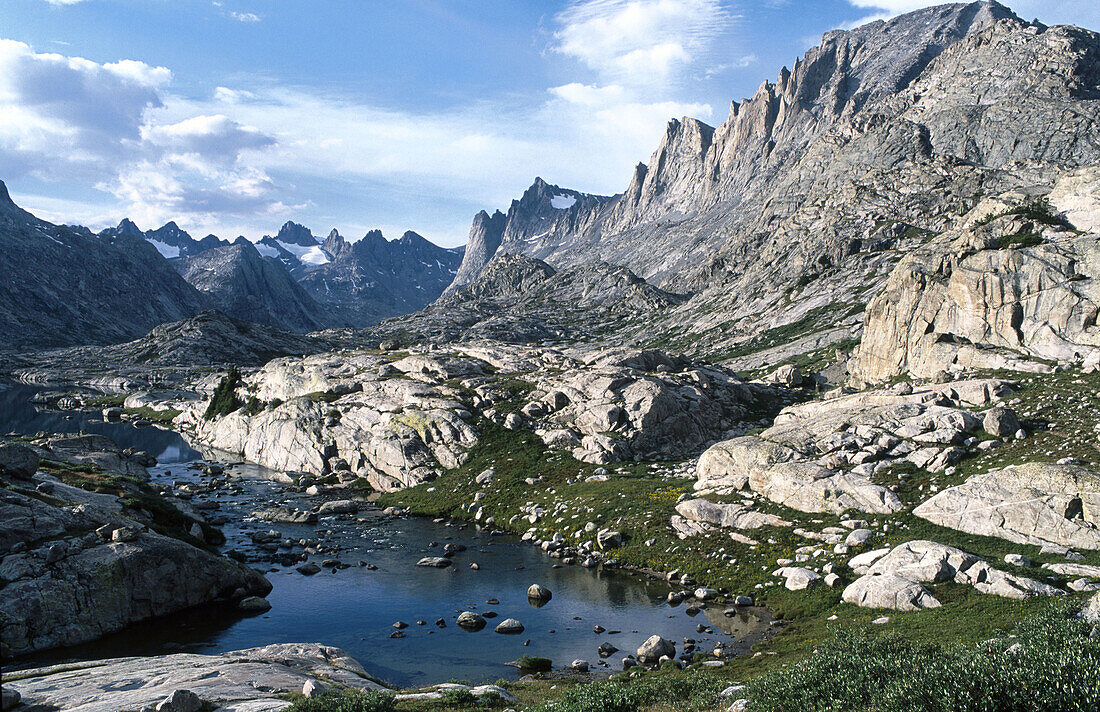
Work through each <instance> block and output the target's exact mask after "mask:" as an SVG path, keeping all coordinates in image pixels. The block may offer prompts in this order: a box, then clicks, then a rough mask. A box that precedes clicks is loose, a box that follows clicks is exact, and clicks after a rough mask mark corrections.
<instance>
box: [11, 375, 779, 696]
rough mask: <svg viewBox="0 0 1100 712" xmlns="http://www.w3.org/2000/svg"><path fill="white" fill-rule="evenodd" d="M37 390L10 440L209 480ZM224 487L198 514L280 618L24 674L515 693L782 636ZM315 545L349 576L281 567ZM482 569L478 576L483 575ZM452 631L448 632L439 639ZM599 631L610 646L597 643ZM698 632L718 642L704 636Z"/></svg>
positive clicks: (495, 539) (155, 440) (756, 614)
mask: <svg viewBox="0 0 1100 712" xmlns="http://www.w3.org/2000/svg"><path fill="white" fill-rule="evenodd" d="M39 390H41V389H39V388H37V387H30V386H23V385H11V384H2V383H0V432H17V433H22V434H29V435H33V434H35V433H37V432H40V431H46V432H80V431H86V432H93V433H98V434H102V435H106V436H107V437H109V438H111V439H112V440H114V441H115V442H116V443H118V444H119V445H120V446H122V447H133V448H137V449H141V450H145V451H147V452H149V453H151V454H152V455H153V456H155V457H156V458H157V460H158V464H157V465H156V466H155V467H152V468H149V473H150V476H151V477H152V479H153V481H155V482H160V483H164V484H173V483H174V484H175V486H177V487H179V486H180V485H184V484H190V485H201V483H203V482H208V481H209V480H210V478H209V477H205V476H203V475H202V474H201V473H200V472H199V471H198V470H197V467H196V466H195V463H198V462H200V461H202V455H201V453H200V452H198V451H197V450H195V449H193V448H192V447H190V446H189V445H188V444H187V442H186V441H185V440H184V439H183V437H181V436H180V435H179V434H178V433H175V432H172V431H169V430H164V429H160V428H157V427H146V428H137V427H134V426H132V425H130V424H129V423H125V422H104V421H103V420H102V418H101V417H100V414H99V413H98V412H86V411H57V410H50V409H48V408H45V407H43V406H38V405H35V404H33V403H32V402H31V398H32V397H33V396H34V394H35V393H36V392H38V391H39ZM226 473H227V474H229V475H230V476H231V485H230V486H229V487H219V488H216V489H214V490H213V491H211V492H208V493H203V492H200V493H197V494H195V495H194V497H193V499H192V504H199V505H200V506H207V507H211V509H209V510H208V511H204V514H205V515H207V517H208V518H209V519H210V520H211V521H212V523H215V524H218V525H219V526H220V527H221V529H222V531H223V532H224V533H225V535H226V539H227V541H226V544H225V545H224V547H222V549H223V550H226V551H227V550H235V551H237V552H241V553H243V554H244V555H245V556H247V557H248V558H247V562H248V564H249V565H251V566H253V567H255V568H257V569H259V570H261V571H266V572H267V577H268V579H269V580H270V581H271V583H272V584H273V586H274V588H273V590H272V591H271V593H270V594H269V595H268V601H269V602H270V603H271V605H272V608H271V610H270V611H268V612H266V613H263V614H260V615H250V616H245V615H242V614H241V613H240V612H239V611H237V610H235V609H233V608H231V607H229V606H216V605H215V606H205V607H202V608H198V609H192V610H189V611H185V612H182V613H179V614H175V615H171V616H166V617H164V618H159V619H156V620H152V621H146V622H143V623H138V624H134V625H131V626H130V627H128V628H126V629H125V630H123V631H121V632H119V633H115V634H111V635H108V636H106V637H104V638H101V639H99V640H97V641H94V642H91V643H87V644H84V645H79V646H74V647H71V648H65V649H61V650H54V651H48V652H46V653H40V654H37V655H35V656H31V657H28V658H24V659H20V660H16V661H14V663H15V664H16V666H18V667H27V666H30V665H43V664H53V663H58V662H64V661H72V660H88V659H97V658H106V657H120V656H130V655H159V654H165V653H171V652H184V651H186V652H200V653H218V652H224V651H229V650H238V649H243V648H250V647H256V646H261V645H267V644H271V643H286V642H320V643H324V644H326V645H333V646H336V647H339V648H343V649H344V650H345V651H347V652H348V653H349V654H350V655H351V656H352V657H354V658H355V659H357V660H358V661H359V662H360V663H362V665H363V667H364V668H366V670H367V671H368V672H369V673H370V674H371V675H373V676H375V677H377V678H378V679H380V680H382V681H385V682H388V683H390V684H393V685H396V686H400V687H413V686H424V685H428V684H432V683H437V682H443V681H447V680H463V681H469V682H472V683H482V682H491V681H494V680H498V679H500V678H515V677H518V676H519V674H520V673H519V671H518V670H517V669H516V668H514V667H511V666H508V665H506V663H507V662H508V661H511V660H515V659H516V658H519V657H520V656H522V655H525V654H526V655H533V656H541V657H547V658H550V659H551V660H553V662H554V666H555V668H562V667H567V666H568V665H569V664H570V662H571V661H572V660H574V659H577V658H582V659H585V660H588V661H589V662H590V663H591V664H592V665H593V668H594V670H596V671H597V672H598V671H599V670H600V669H601V668H599V667H598V666H597V662H598V661H599V660H600V658H599V656H598V655H597V647H598V646H599V645H600V644H601V643H605V642H609V643H611V644H612V645H614V646H616V647H617V648H620V649H621V651H622V652H619V653H616V654H614V655H612V656H610V657H609V658H608V659H607V661H606V662H607V663H608V665H609V668H608V669H619V667H620V665H619V661H620V660H621V658H622V657H623V656H624V655H626V654H632V653H633V652H634V651H635V649H636V648H637V647H638V645H640V644H641V643H642V641H644V640H645V639H646V638H648V637H649V636H651V635H653V634H659V635H661V636H663V637H665V638H668V639H670V640H673V641H675V642H676V645H677V652H680V651H681V650H682V647H683V639H684V638H692V639H695V640H696V641H697V650H699V651H701V652H709V651H710V650H711V649H713V648H714V647H715V644H716V643H718V642H721V643H722V645H723V647H724V648H725V649H726V650H727V651H735V652H738V651H740V652H744V651H747V649H748V646H750V645H751V644H753V643H755V642H757V641H758V640H761V639H762V638H763V637H765V636H767V635H768V631H769V629H770V625H769V623H770V621H771V616H770V614H769V613H768V612H767V611H766V610H763V609H758V608H740V609H736V610H729V611H727V609H726V607H725V606H711V607H708V608H705V609H704V610H702V611H697V612H695V614H694V615H692V614H691V613H690V612H689V610H688V609H687V608H686V607H685V606H684V605H679V606H675V607H673V606H670V605H669V604H668V603H667V602H666V596H667V594H668V593H669V591H670V590H671V589H670V587H669V585H668V584H667V583H665V582H664V581H660V580H656V579H652V578H648V577H645V576H642V575H640V574H637V573H633V572H627V571H619V570H609V569H608V570H605V569H603V568H596V569H592V570H589V569H585V568H582V567H580V566H562V565H561V564H560V563H559V562H558V561H556V560H554V559H551V558H549V557H547V556H546V555H545V554H544V553H543V552H542V551H541V549H539V548H537V547H535V546H531V545H529V544H526V543H523V542H521V541H520V540H519V539H518V537H514V536H510V535H507V536H492V535H491V534H490V533H489V532H488V531H484V530H480V529H479V528H477V527H475V526H474V525H470V524H463V523H451V522H436V521H432V520H429V519H422V518H416V517H409V518H404V517H399V518H394V517H390V516H388V515H385V514H383V513H382V512H381V511H380V510H378V509H377V508H375V507H373V506H371V507H368V508H366V509H361V510H360V511H359V512H358V513H357V514H343V515H333V516H323V517H321V518H320V519H319V520H318V522H317V523H316V524H309V525H306V524H284V523H271V522H265V521H259V520H257V519H256V518H254V517H253V516H252V513H253V512H254V511H257V510H261V509H264V508H267V507H272V506H286V507H292V508H298V509H312V508H314V507H315V506H316V505H317V504H319V503H320V502H321V501H324V498H323V497H309V496H306V495H305V494H303V493H301V492H298V491H296V490H294V489H293V488H290V487H288V486H286V485H283V484H280V483H278V482H277V481H274V480H273V479H272V478H271V476H272V474H273V473H270V472H268V471H266V470H264V468H261V467H259V466H257V465H252V464H248V463H235V464H233V465H231V466H227V467H226ZM329 498H330V499H331V498H332V497H329ZM203 502H207V503H208V504H205V505H203V504H201V503H203ZM215 505H216V508H215ZM272 530H273V531H276V532H277V537H276V543H278V542H280V541H281V542H283V545H282V547H281V548H280V549H279V550H278V552H272V551H270V549H272V548H274V545H272V544H268V545H267V549H265V548H264V545H263V544H262V543H261V544H259V545H258V544H256V543H254V541H253V538H252V536H250V535H252V534H255V533H258V532H259V533H262V532H268V531H272ZM301 540H307V541H308V542H309V543H310V545H311V546H314V542H316V543H317V544H320V546H321V547H322V548H323V549H324V551H323V552H319V553H317V554H313V555H310V557H309V560H310V561H314V562H316V563H317V564H319V565H320V564H321V562H322V561H324V560H339V561H340V562H341V564H342V565H347V568H328V569H324V570H322V571H321V572H320V573H317V574H315V575H312V576H305V575H302V574H301V573H298V571H297V570H296V568H295V567H296V566H298V565H300V564H301V562H298V561H295V562H293V563H292V564H290V562H289V561H287V562H282V563H287V564H289V565H285V566H284V565H280V563H275V562H274V561H273V560H278V559H280V558H283V557H286V556H287V555H288V554H301V553H302V551H303V549H302V547H301V546H300V545H299V544H298V542H299V541H301ZM291 542H293V544H291ZM446 544H453V545H456V546H460V547H461V546H464V547H465V550H464V551H461V552H459V553H456V554H454V555H453V557H452V558H453V561H454V565H452V566H451V567H449V568H446V569H435V568H427V567H419V566H416V562H417V561H418V560H419V559H420V558H421V557H424V556H441V555H442V550H443V546H444V545H446ZM471 563H476V564H477V565H478V567H479V568H478V569H476V570H475V569H473V568H471V566H470V564H471ZM534 583H538V584H542V585H543V586H546V587H547V588H549V589H550V590H551V591H552V592H553V598H552V600H550V601H549V602H548V603H547V604H545V605H542V606H536V605H534V604H533V603H530V602H529V601H528V599H527V593H526V592H527V588H528V587H529V586H530V585H531V584H534ZM491 600H493V601H496V603H490V602H489V601H491ZM465 610H472V611H476V612H479V613H481V614H483V615H484V614H486V613H487V612H488V613H490V614H492V613H495V614H496V617H494V618H489V619H488V621H487V622H488V626H486V628H485V629H483V630H481V631H478V632H467V631H465V630H463V629H461V628H459V627H458V626H457V625H456V624H455V618H456V617H457V615H458V613H460V612H462V611H465ZM727 613H728V614H729V615H727ZM505 618H515V619H517V620H519V621H520V622H521V623H522V624H523V625H524V627H525V630H524V632H523V633H521V634H518V635H503V634H498V633H496V632H494V631H493V627H494V626H495V625H496V624H497V623H499V622H500V621H501V620H503V619H505ZM439 619H442V621H443V622H444V623H445V627H440V626H439V625H437V623H436V621H437V620H439ZM397 621H403V622H405V623H407V624H408V627H407V628H405V629H404V630H403V631H402V632H403V633H404V637H397V638H394V637H391V635H392V634H393V633H394V631H395V628H394V627H393V624H394V623H395V622H397ZM418 621H422V622H423V624H422V625H421V624H418ZM594 626H601V627H602V628H604V629H605V632H603V633H601V634H597V633H595V632H594V630H593V628H594ZM700 626H702V627H704V628H706V629H707V630H706V631H703V632H700V630H699V627H700Z"/></svg>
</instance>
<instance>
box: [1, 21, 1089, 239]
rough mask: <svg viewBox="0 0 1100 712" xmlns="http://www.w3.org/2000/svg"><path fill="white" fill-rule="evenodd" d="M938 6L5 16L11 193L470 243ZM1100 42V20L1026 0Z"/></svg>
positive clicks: (233, 228)
mask: <svg viewBox="0 0 1100 712" xmlns="http://www.w3.org/2000/svg"><path fill="white" fill-rule="evenodd" d="M933 4H937V3H936V2H922V1H921V0H213V1H212V0H0V180H3V181H5V183H6V184H7V186H8V189H9V191H10V192H11V194H12V197H13V198H14V199H15V200H16V202H17V203H19V204H20V205H21V206H23V207H24V208H26V209H28V210H30V211H31V212H33V213H35V214H36V215H38V216H39V217H42V218H44V219H47V220H51V221H53V222H65V223H73V224H83V225H87V226H89V227H91V228H93V229H96V230H98V229H101V228H103V227H107V226H109V225H114V224H117V223H118V222H119V221H120V220H121V219H122V218H123V217H130V218H132V219H133V220H134V221H135V222H137V224H138V225H139V226H140V227H142V228H143V229H149V228H153V227H159V226H160V225H162V224H163V223H165V222H167V221H168V220H175V221H176V222H177V223H178V224H179V225H180V227H182V228H183V229H185V230H187V231H188V232H190V233H191V234H192V235H194V236H196V237H201V236H202V235H206V234H208V233H214V234H217V235H218V236H220V237H225V238H230V239H232V238H233V237H235V236H237V235H240V234H243V235H245V236H246V237H248V238H250V239H253V240H255V239H259V238H260V237H261V236H262V235H264V234H270V233H274V232H275V231H276V230H278V228H279V226H280V225H281V224H282V223H283V222H285V221H287V220H294V221H296V222H300V223H302V224H304V225H306V226H308V227H310V228H312V229H313V231H314V233H315V234H321V235H324V234H327V233H328V231H329V230H330V229H331V228H333V227H335V228H337V229H339V230H340V232H341V234H343V235H345V236H346V237H348V238H349V239H357V238H359V237H361V236H362V235H363V234H364V233H366V232H367V231H368V230H371V229H375V228H379V229H381V230H382V231H383V232H384V234H385V235H386V236H387V237H389V238H390V239H393V238H396V237H399V236H400V235H401V234H402V233H403V232H404V231H405V230H414V231H416V232H418V233H420V234H422V235H424V236H425V237H427V238H428V239H430V240H432V241H434V242H437V243H439V244H442V245H445V246H455V245H460V244H464V243H465V241H466V236H467V233H468V230H469V226H470V222H471V219H472V218H473V216H474V214H475V213H476V212H477V211H479V210H482V209H485V210H489V211H492V210H493V209H498V208H499V209H501V210H506V209H507V207H508V204H509V203H510V201H511V200H512V199H513V198H516V197H518V196H519V195H520V194H522V192H523V190H524V189H526V188H527V187H528V186H529V185H530V184H531V183H532V181H533V180H534V178H535V176H541V177H542V178H544V179H545V180H547V181H548V182H550V183H556V184H558V185H561V186H565V187H570V188H574V189H576V190H581V191H585V192H592V193H602V194H613V193H616V192H620V191H621V190H623V189H624V188H625V187H626V185H627V183H628V182H629V178H630V174H631V171H632V168H633V166H634V164H636V163H638V162H639V161H643V162H644V161H648V160H649V157H650V154H651V153H652V151H653V150H654V149H655V148H656V146H657V143H658V141H659V140H660V137H661V135H662V133H663V131H664V127H665V125H666V123H667V121H668V120H669V119H670V118H679V117H682V116H692V117H696V118H699V119H701V120H703V121H706V122H707V123H710V124H712V125H717V124H718V123H720V122H721V121H722V120H723V119H724V118H725V117H726V115H727V114H728V111H729V104H730V101H732V100H740V99H741V98H743V97H746V96H751V95H752V94H753V93H754V92H755V90H756V88H757V87H758V86H759V85H760V84H761V82H763V81H765V80H772V81H774V79H775V77H776V76H777V74H778V72H779V69H780V67H782V66H788V67H789V66H792V65H793V63H794V60H795V59H796V58H797V57H798V56H799V55H800V54H802V53H803V52H804V51H805V50H806V49H808V48H809V47H811V46H813V45H815V44H817V43H818V41H819V40H820V37H821V34H822V33H824V32H826V31H829V30H831V29H836V28H847V27H854V26H856V25H858V24H861V23H863V22H866V21H871V20H874V19H878V18H886V17H890V16H892V15H896V14H898V13H901V12H907V11H910V10H913V9H916V8H918V7H923V6H926V5H933ZM1005 4H1007V5H1009V6H1010V7H1012V9H1014V10H1015V11H1016V12H1017V13H1018V14H1019V15H1020V16H1021V17H1023V18H1025V19H1032V18H1035V17H1038V18H1039V19H1041V20H1042V21H1043V22H1046V23H1047V24H1056V23H1073V24H1077V25H1081V26H1084V27H1088V28H1090V29H1097V30H1100V2H1097V0H1016V1H1015V2H1011V1H1010V2H1007V3H1005Z"/></svg>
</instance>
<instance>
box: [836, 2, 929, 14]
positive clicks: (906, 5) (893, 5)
mask: <svg viewBox="0 0 1100 712" xmlns="http://www.w3.org/2000/svg"><path fill="white" fill-rule="evenodd" d="M848 2H849V3H850V4H851V5H854V6H855V7H862V8H873V9H875V10H882V11H883V12H885V13H887V14H889V15H900V14H902V13H905V12H912V11H913V10H919V9H920V8H922V7H929V6H931V5H942V4H943V3H942V2H938V1H937V0H848Z"/></svg>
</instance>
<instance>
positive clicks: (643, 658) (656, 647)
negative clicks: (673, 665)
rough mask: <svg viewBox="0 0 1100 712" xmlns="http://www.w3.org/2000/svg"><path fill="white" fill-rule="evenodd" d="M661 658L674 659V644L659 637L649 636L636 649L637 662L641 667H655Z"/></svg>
mask: <svg viewBox="0 0 1100 712" xmlns="http://www.w3.org/2000/svg"><path fill="white" fill-rule="evenodd" d="M663 657H669V658H673V657H676V644H675V643H673V642H672V641H671V640H666V639H664V638H662V637H661V636H659V635H652V636H650V637H649V638H647V639H646V641H645V642H644V643H642V644H641V645H640V646H639V647H638V662H640V663H641V664H642V665H656V664H657V663H658V662H659V661H660V660H661V658H663Z"/></svg>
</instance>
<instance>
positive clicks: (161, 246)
mask: <svg viewBox="0 0 1100 712" xmlns="http://www.w3.org/2000/svg"><path fill="white" fill-rule="evenodd" d="M149 243H150V244H151V245H152V246H153V247H155V248H157V252H159V253H160V254H162V255H164V257H165V258H166V259H169V260H170V259H174V258H176V257H179V256H180V248H178V247H176V246H175V245H169V244H168V243H166V242H161V241H160V240H149Z"/></svg>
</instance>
